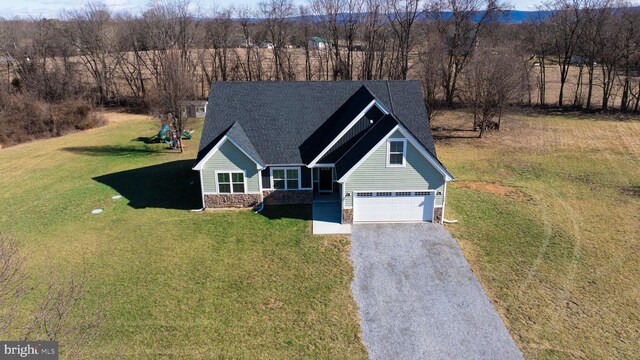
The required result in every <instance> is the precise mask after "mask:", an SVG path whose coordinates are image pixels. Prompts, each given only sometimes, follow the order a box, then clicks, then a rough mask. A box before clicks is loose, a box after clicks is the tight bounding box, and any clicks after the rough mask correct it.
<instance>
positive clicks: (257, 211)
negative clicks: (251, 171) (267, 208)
mask: <svg viewBox="0 0 640 360" xmlns="http://www.w3.org/2000/svg"><path fill="white" fill-rule="evenodd" d="M264 169H266V167H264V168H262V169H260V171H258V176H260V177H259V179H260V181H259V183H258V184H259V185H258V186H260V209H258V210H256V211H255V213H256V214H258V213H260V212H261V211H262V210H264V192H263V191H262V170H264Z"/></svg>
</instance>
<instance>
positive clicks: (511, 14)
mask: <svg viewBox="0 0 640 360" xmlns="http://www.w3.org/2000/svg"><path fill="white" fill-rule="evenodd" d="M631 9H633V10H635V11H640V6H632V7H631ZM482 13H483V12H482V11H477V12H476V13H475V15H474V16H473V20H474V21H479V20H480V19H481V17H482ZM432 14H433V13H432V12H426V13H423V14H421V15H420V18H421V19H430V18H432ZM443 14H444V17H445V18H449V17H451V16H452V14H453V13H452V12H450V11H445V12H443ZM552 14H553V11H549V10H531V11H529V10H505V11H502V12H500V13H499V14H498V15H497V16H496V18H495V19H494V20H493V21H496V22H500V23H505V24H521V23H525V22H529V21H532V20H539V19H545V18H547V17H549V16H551V15H552ZM365 15H366V14H365V13H359V14H358V16H359V17H360V18H361V19H364V17H365ZM352 16H353V15H352V14H351V15H350V14H349V13H341V14H338V16H337V18H338V22H340V23H342V22H345V21H347V20H348V19H349V18H350V17H352ZM321 18H322V15H308V16H307V17H306V19H307V20H312V21H318V20H320V19H321ZM290 19H292V20H296V21H299V20H302V17H300V16H292V17H290ZM250 20H251V21H260V20H261V19H260V18H252V19H250Z"/></svg>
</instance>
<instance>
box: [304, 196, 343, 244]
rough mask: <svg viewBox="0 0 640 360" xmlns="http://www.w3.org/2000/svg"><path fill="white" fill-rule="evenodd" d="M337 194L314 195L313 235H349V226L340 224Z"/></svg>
mask: <svg viewBox="0 0 640 360" xmlns="http://www.w3.org/2000/svg"><path fill="white" fill-rule="evenodd" d="M341 217H342V209H341V206H340V195H339V194H336V193H334V194H326V195H324V194H316V195H315V196H314V197H313V215H312V218H313V224H312V226H313V234H314V235H328V234H351V225H349V224H344V225H343V224H341V223H340V218H341Z"/></svg>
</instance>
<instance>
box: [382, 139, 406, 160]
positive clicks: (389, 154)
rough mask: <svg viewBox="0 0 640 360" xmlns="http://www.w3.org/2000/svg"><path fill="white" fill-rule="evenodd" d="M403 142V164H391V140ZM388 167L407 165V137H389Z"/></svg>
mask: <svg viewBox="0 0 640 360" xmlns="http://www.w3.org/2000/svg"><path fill="white" fill-rule="evenodd" d="M392 141H396V142H402V164H391V163H390V162H389V160H390V157H391V142H392ZM387 167H407V139H406V138H389V139H387Z"/></svg>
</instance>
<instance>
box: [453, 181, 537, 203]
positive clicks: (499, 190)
mask: <svg viewBox="0 0 640 360" xmlns="http://www.w3.org/2000/svg"><path fill="white" fill-rule="evenodd" d="M455 186H459V187H462V188H466V189H474V190H480V191H485V192H488V193H491V194H496V195H500V196H509V197H513V198H515V199H518V200H523V199H524V198H525V196H524V195H523V194H522V193H521V192H520V191H518V189H516V188H514V187H511V186H505V185H501V184H495V183H485V182H476V181H460V182H456V183H455Z"/></svg>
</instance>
